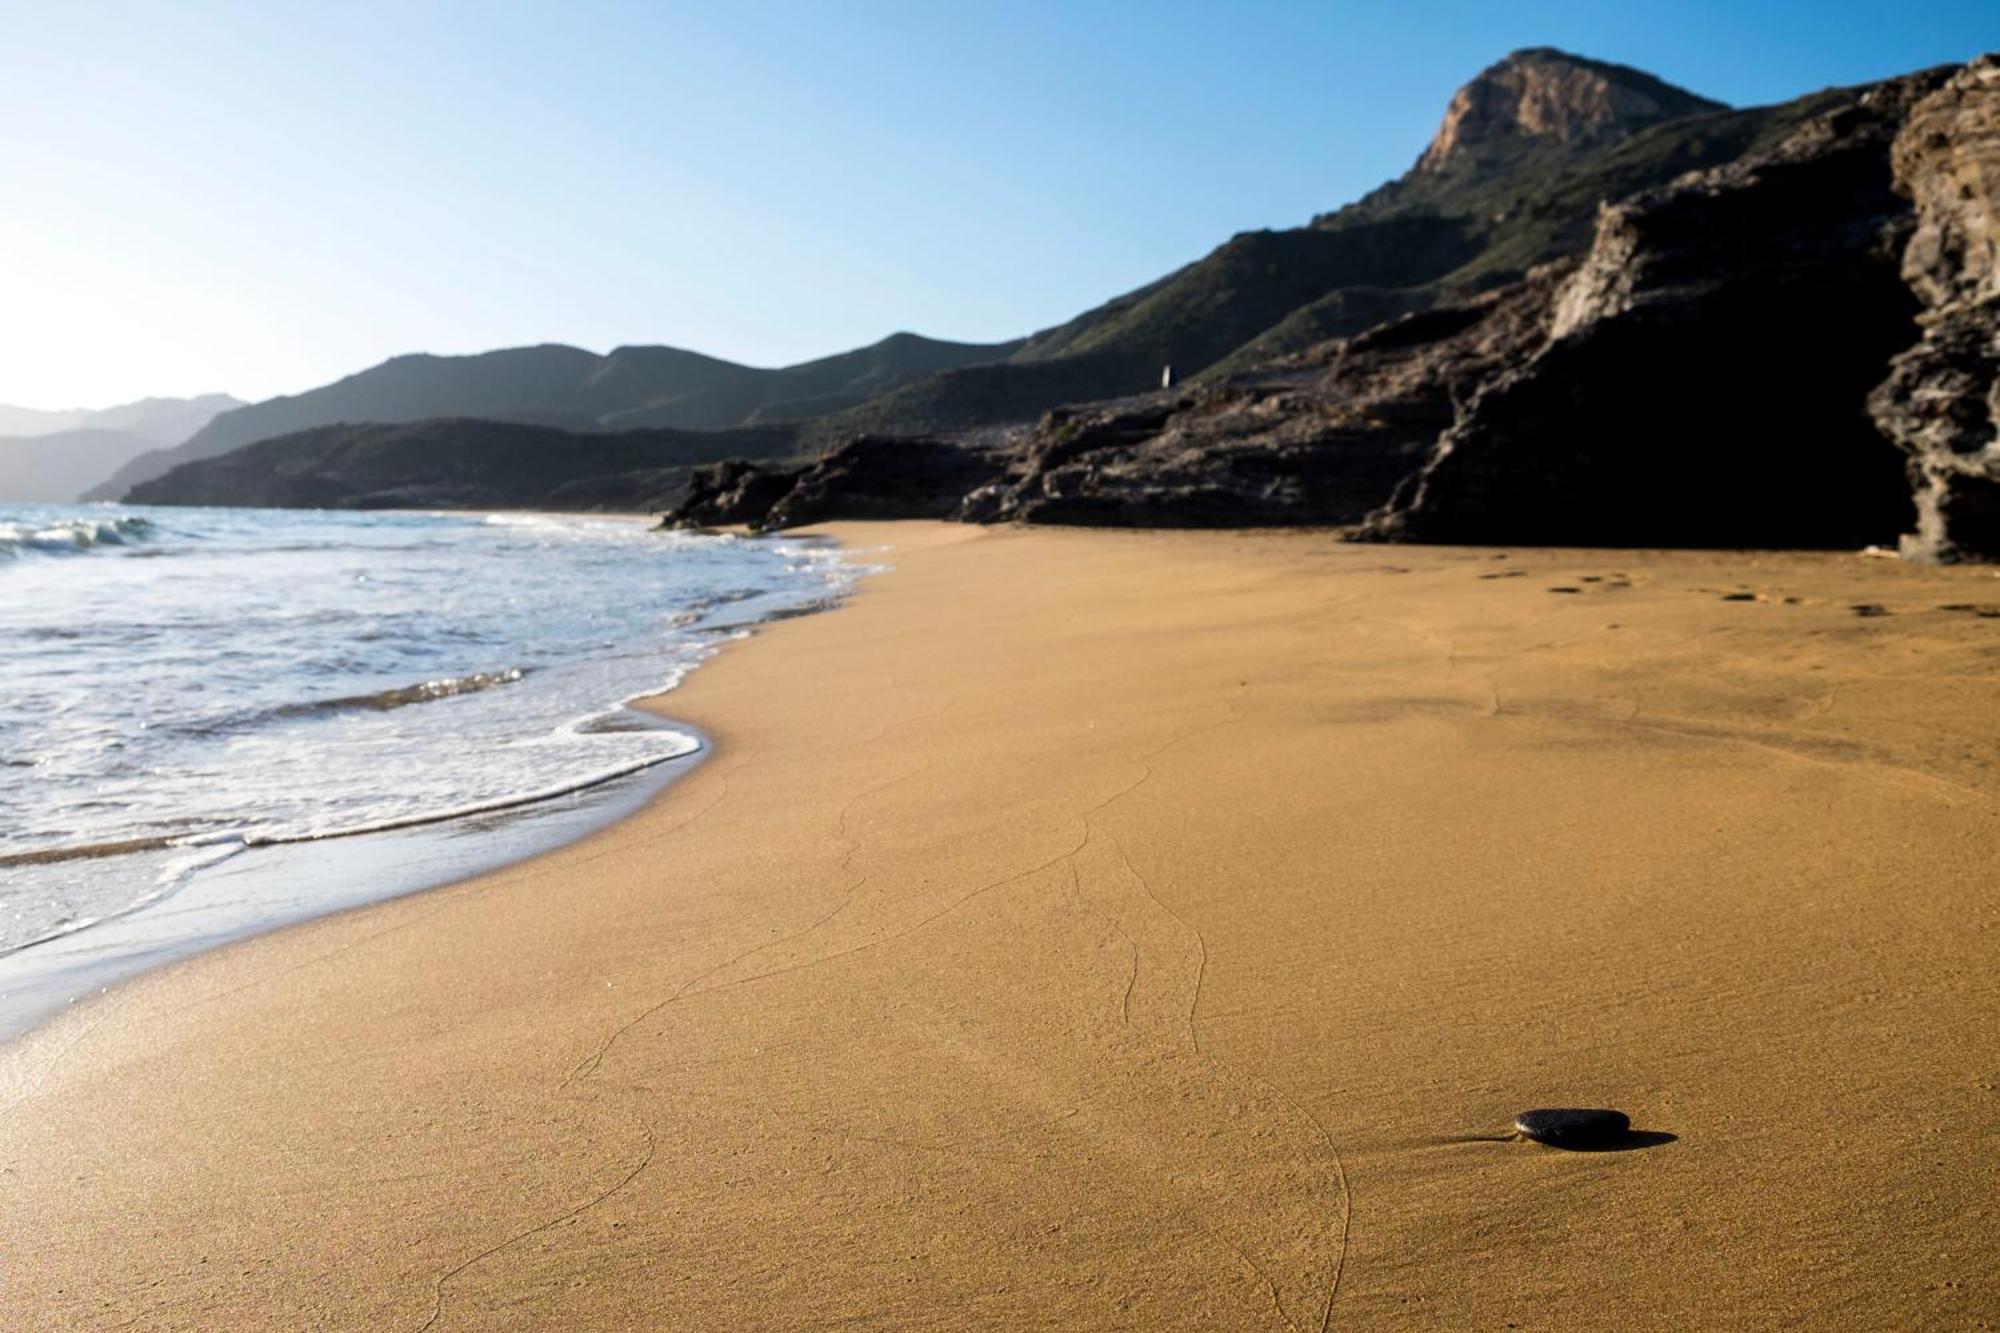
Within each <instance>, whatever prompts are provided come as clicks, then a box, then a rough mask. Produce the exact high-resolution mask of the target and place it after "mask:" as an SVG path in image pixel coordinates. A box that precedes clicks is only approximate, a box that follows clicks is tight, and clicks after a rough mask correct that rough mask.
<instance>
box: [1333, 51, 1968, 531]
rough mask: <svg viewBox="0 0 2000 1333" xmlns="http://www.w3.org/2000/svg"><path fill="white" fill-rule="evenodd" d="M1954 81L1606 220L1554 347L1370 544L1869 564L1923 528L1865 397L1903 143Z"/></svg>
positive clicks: (1902, 90) (1904, 228) (1904, 291)
mask: <svg viewBox="0 0 2000 1333" xmlns="http://www.w3.org/2000/svg"><path fill="white" fill-rule="evenodd" d="M1944 79H1945V75H1944V74H1943V73H1939V72H1929V73H1925V74H1919V75H1912V76H1910V77H1908V78H1904V79H1896V80H1891V81H1889V82H1887V83H1883V84H1879V85H1876V86H1874V87H1872V88H1870V89H1868V90H1866V91H1865V92H1863V93H1861V94H1860V95H1859V96H1857V97H1855V98H1854V99H1853V100H1852V101H1851V102H1849V103H1848V104H1846V105H1844V106H1842V107H1840V108H1838V109H1837V110H1834V111H1832V112H1829V113H1827V114H1825V115H1822V116H1819V117H1817V118H1815V119H1813V120H1811V121H1809V122H1808V123H1806V124H1805V125H1804V126H1803V127H1801V128H1799V129H1798V130H1796V131H1794V132H1793V133H1792V134H1790V135H1788V136H1786V137H1785V138H1784V139H1783V140H1782V141H1781V142H1779V143H1778V144H1777V145H1776V146H1775V147H1773V148H1772V149H1770V150H1768V151H1766V152H1763V153H1760V154H1756V155H1753V156H1752V157H1750V158H1747V159H1745V160H1743V161H1741V162H1738V163H1734V164H1732V165H1730V166H1728V167H1723V168H1719V169H1715V170H1710V171H1706V172H1700V173H1696V174H1694V175H1692V176H1689V177H1686V178H1683V179H1682V180H1680V181H1677V182H1675V183H1674V184H1672V185H1669V186H1666V187H1662V188H1660V189H1655V190H1649V191H1645V192H1642V193H1640V194H1639V195H1637V196H1635V197H1633V198H1631V199H1628V200H1626V201H1624V202H1622V203H1619V204H1615V205H1611V206H1609V207H1607V208H1606V209H1605V210H1604V211H1603V213H1602V215H1601V216H1600V218H1599V222H1598V230H1597V236H1596V240H1595V243H1594V244H1593V246H1592V248H1591V251H1590V253H1589V254H1588V255H1587V256H1586V257H1585V259H1584V261H1583V263H1582V265H1581V267H1580V268H1579V269H1578V270H1577V272H1576V273H1575V275H1574V276H1573V277H1571V278H1570V279H1569V280H1568V282H1567V283H1566V284H1565V285H1564V287H1563V288H1562V290H1561V291H1559V292H1558V293H1557V294H1556V296H1555V298H1554V303H1553V307H1552V310H1551V313H1550V318H1549V322H1548V326H1547V335H1548V336H1547V339H1546V341H1545V342H1544V343H1543V345H1541V346H1540V347H1539V348H1537V349H1536V350H1535V351H1534V352H1533V354H1532V355H1530V356H1528V357H1526V358H1524V359H1523V360H1522V361H1521V362H1520V363H1519V364H1518V365H1516V366H1514V367H1511V368H1509V369H1508V370H1507V371H1506V372H1504V373H1503V374H1501V375H1498V376H1496V377H1495V378H1494V379H1493V380H1492V381H1491V382H1490V383H1488V384H1486V385H1485V386H1483V387H1482V388H1481V389H1480V390H1479V392H1478V393H1477V394H1476V395H1475V396H1473V397H1472V398H1471V399H1470V401H1468V402H1467V403H1466V404H1465V406H1464V410H1463V411H1462V413H1461V414H1460V416H1459V418H1458V420H1456V421H1455V422H1454V423H1453V424H1452V425H1451V426H1450V427H1449V428H1448V429H1447V430H1445V431H1444V432H1443V433H1442V435H1441V436H1440V437H1439V439H1438V442H1437V445H1436V448H1435V449H1434V451H1433V452H1432V454H1431V457H1430V459H1429V460H1428V462H1427V463H1426V464H1425V465H1424V467H1423V469H1422V470H1421V471H1420V472H1419V473H1418V474H1417V475H1416V476H1414V477H1412V478H1411V479H1410V480H1409V481H1408V482H1407V483H1405V485H1404V486H1403V487H1402V488H1401V489H1400V490H1399V492H1398V494H1397V497H1396V499H1395V500H1394V501H1393V502H1392V503H1391V505H1390V506H1388V507H1387V508H1386V509H1385V510H1384V511H1383V512H1381V513H1380V514H1377V515H1375V516H1374V517H1373V518H1372V519H1371V520H1370V522H1369V523H1368V525H1367V528H1366V531H1367V533H1368V535H1372V536H1376V537H1384V538H1401V539H1406V540H1415V541H1444V542H1494V543H1512V542H1526V543H1556V544H1601V545H1638V546H1644V545H1741V546H1859V545H1863V544H1866V543H1870V542H1892V541H1894V540H1895V538H1896V537H1897V536H1898V535H1899V534H1900V533H1902V532H1904V531H1907V530H1908V528H1909V527H1910V525H1911V523H1912V521H1913V515H1912V510H1911V505H1910V500H1909V496H1908V491H1907V488H1906V487H1905V485H1904V484H1903V481H1902V464H1901V460H1900V459H1899V458H1898V456H1897V454H1896V452H1895V451H1894V450H1893V449H1892V448H1891V447H1889V446H1888V445H1887V443H1886V442H1885V441H1884V440H1883V438H1882V436H1881V435H1880V433H1879V432H1878V431H1877V430H1876V429H1875V428H1874V425H1873V423H1872V422H1871V421H1870V419H1869V416H1868V413H1867V410H1866V403H1867V398H1868V394H1869V391H1870V390H1871V388H1872V387H1873V386H1874V385H1875V383H1876V382H1878V381H1879V379H1880V378H1881V372H1882V367H1883V366H1884V365H1886V364H1887V362H1888V360H1889V357H1890V356H1891V355H1892V354H1893V353H1894V351H1895V350H1896V346H1897V344H1898V343H1899V342H1900V341H1902V340H1903V339H1905V338H1906V337H1907V334H1906V333H1904V332H1902V330H1904V329H1907V327H1908V321H1909V320H1910V318H1911V317H1912V316H1913V314H1914V313H1915V302H1914V299H1913V298H1912V297H1911V295H1910V292H1909V289H1908V288H1907V286H1906V285H1905V284H1904V283H1903V282H1902V280H1901V279H1900V277H1899V275H1898V273H1897V264H1896V259H1895V254H1896V251H1897V249H1898V247H1899V244H1900V242H1901V240H1902V238H1903V237H1904V236H1906V235H1907V234H1908V231H1909V227H1910V221H1909V208H1908V205H1907V203H1906V201H1904V200H1903V199H1902V197H1901V196H1899V195H1898V194H1897V193H1896V192H1895V190H1894V189H1893V185H1892V180H1891V176H1890V169H1889V147H1890V144H1891V142H1892V141H1893V140H1894V138H1895V136H1896V134H1897V132H1898V131H1899V130H1900V129H1901V128H1902V125H1903V122H1904V119H1905V117H1906V116H1907V115H1908V114H1909V112H1910V109H1911V108H1912V106H1913V105H1915V104H1916V103H1917V102H1918V101H1919V100H1920V99H1921V98H1923V97H1924V96H1925V95H1926V94H1928V93H1930V92H1932V91H1933V90H1935V89H1936V88H1937V87H1938V86H1939V85H1940V84H1941V83H1942V82H1944Z"/></svg>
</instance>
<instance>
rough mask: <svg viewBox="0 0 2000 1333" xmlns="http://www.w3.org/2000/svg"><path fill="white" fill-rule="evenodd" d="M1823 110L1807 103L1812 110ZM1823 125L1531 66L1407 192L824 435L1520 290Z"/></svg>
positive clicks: (833, 426) (1222, 251)
mask: <svg viewBox="0 0 2000 1333" xmlns="http://www.w3.org/2000/svg"><path fill="white" fill-rule="evenodd" d="M1808 100H1809V99H1808ZM1812 113H1813V110H1812V108H1810V107H1807V106H1804V105H1793V104H1787V105H1786V106H1784V107H1775V108H1762V109H1757V110H1750V111H1741V112H1731V111H1729V110H1728V108H1726V107H1724V106H1723V105H1722V104H1721V103H1719V102H1714V101H1711V100H1709V99H1708V98H1704V97H1701V96H1698V95H1696V94H1694V93H1691V92H1688V91H1686V90H1684V89H1680V88H1676V87H1674V86H1673V85H1671V84H1668V83H1665V82H1664V81H1662V80H1660V79H1657V78H1654V77H1653V76H1652V75H1649V74H1645V73H1642V72H1640V71H1638V70H1634V69H1628V68H1626V67H1624V66H1621V65H1611V64H1606V63H1604V62H1602V61H1595V60H1587V59H1584V58H1583V57H1580V56H1573V55H1569V54H1567V53H1565V52H1562V51H1556V50H1553V49H1550V48H1546V47H1539V48H1533V49H1529V50H1524V51H1516V52H1514V53H1513V54H1512V55H1509V56H1508V57H1506V58H1505V59H1504V60H1501V61H1500V62H1499V63H1497V64H1495V65H1493V66H1491V67H1490V68H1488V69H1486V70H1485V71H1483V72H1481V73H1480V74H1479V75H1478V76H1477V77H1476V78H1474V79H1473V80H1472V81H1471V82H1470V83H1468V84H1466V85H1465V86H1464V87H1463V88H1461V89H1460V90H1459V91H1458V93H1457V94H1456V96H1454V98H1453V99H1452V103H1451V106H1450V108H1449V109H1448V110H1447V112H1446V114H1445V118H1444V122H1443V124H1442V125H1441V127H1440V128H1439V130H1438V133H1437V136H1436V137H1435V138H1434V139H1433V140H1432V142H1431V145H1430V146H1429V147H1428V148H1426V149H1425V151H1424V153H1423V155H1422V157H1420V158H1419V159H1418V161H1417V163H1416V164H1415V165H1414V166H1413V167H1411V169H1410V170H1409V171H1408V172H1407V173H1405V174H1404V175H1403V176H1402V177H1401V178H1400V179H1398V180H1396V181H1393V182H1390V183H1389V184H1387V185H1385V186H1383V187H1382V188H1381V189H1378V190H1377V191H1375V192H1374V193H1373V194H1371V195H1369V196H1368V197H1367V198H1366V199H1364V200H1362V201H1360V202H1358V203H1356V204H1353V205H1350V206H1348V207H1346V208H1343V209H1340V210H1338V211H1336V212H1333V213H1329V214H1325V215H1322V216H1321V217H1319V218H1316V219H1314V220H1313V221H1312V223H1311V224H1310V225H1308V226H1304V227H1298V228H1292V229H1289V230H1277V231H1255V232H1244V233H1242V234H1240V235H1238V236H1235V237H1233V238H1231V239H1230V240H1229V241H1227V242H1225V243H1224V244H1222V245H1221V246H1219V247H1217V248H1216V249H1215V250H1214V251H1213V252H1211V253H1210V254H1208V255H1207V256H1205V257H1204V258H1202V259H1200V260H1197V261H1196V262H1194V263H1192V264H1189V265H1187V266H1185V267H1184V268H1181V269H1179V270H1177V271H1176V272H1174V273H1171V274H1168V275H1167V276H1166V277H1164V278H1161V279H1159V280H1157V281H1155V282H1152V283H1149V284H1147V285H1146V286H1145V287H1142V288H1140V289H1138V290H1136V291H1133V292H1129V293H1127V294H1125V295H1123V296H1120V297H1116V298H1114V299H1113V300H1111V301H1108V302H1106V303H1104V304H1103V305H1101V306H1098V307H1097V308H1095V309H1093V310H1089V311H1086V312H1085V313H1083V314H1081V315H1079V316H1077V317H1076V318H1075V319H1073V320H1070V321H1069V322H1068V323H1066V324H1063V325H1060V326H1058V327H1056V328H1053V329H1047V330H1044V331H1043V332H1041V333H1037V334H1035V335H1034V336H1033V337H1031V338H1029V339H1028V341H1027V343H1026V345H1024V346H1023V347H1022V348H1021V349H1020V351H1018V352H1016V353H1015V354H1014V355H1013V356H1012V357H1011V358H1009V359H1008V361H1007V362H1006V363H1004V364H997V365H987V366H979V367H976V368H973V369H969V370H963V371H955V372H951V373H948V374H945V375H941V376H937V377H934V378H932V379H928V380H923V381H920V382H918V383H916V384H912V385H910V386H908V387H906V388H903V389H899V390H898V391H896V392H895V393H893V394H890V395H888V396H887V397H884V398H881V399H877V400H875V401H873V402H870V403H867V404H865V405H863V406H862V407H860V408H858V409H855V410H854V411H851V412H848V413H843V414H840V415H837V416H833V417H829V418H827V419H826V420H825V421H823V422H822V423H820V424H819V425H817V426H815V427H814V429H813V431H812V434H813V435H814V436H815V438H817V439H820V440H822V441H825V442H827V443H832V442H834V441H836V440H837V439H839V438H841V437H844V436H846V435H850V434H854V433H859V432H864V431H901V432H909V433H925V432H937V431H954V430H962V429H965V428H969V427H976V426H981V425H991V424H995V423H1001V422H1025V421H1030V420H1032V419H1033V418H1034V417H1036V416H1037V415H1039V414H1040V413H1041V412H1043V411H1046V410H1048V409H1049V408H1051V407H1055V406H1059V405H1061V404H1065V403H1077V402H1084V401H1089V400H1092V399H1105V398H1116V397H1122V396H1125V395H1129V394H1134V393H1141V392H1144V391H1147V390H1149V389H1153V388H1156V387H1158V386H1159V384H1160V382H1161V378H1162V374H1163V372H1164V371H1165V370H1167V369H1168V368H1169V367H1171V368H1172V370H1173V373H1174V375H1175V377H1176V378H1177V379H1180V380H1188V379H1192V378H1199V377H1201V376H1203V375H1204V374H1206V375H1209V376H1213V375H1216V374H1221V373H1226V372H1228V371H1231V370H1235V369H1240V368H1242V367H1245V366H1249V365H1254V364H1256V363H1257V362H1259V361H1264V360H1268V359H1270V358H1272V357H1274V356H1279V355H1283V354H1285V353H1287V352H1292V351H1297V350H1300V349H1302V348H1304V347H1307V346H1310V345H1312V344H1313V343H1316V342H1322V341H1325V340H1326V339H1328V338H1333V337H1343V336H1347V335H1350V334H1354V333H1359V332H1361V331H1362V330H1363V329H1366V328H1369V327H1371V326H1373V325H1375V324H1379V323H1381V322H1383V321H1384V320H1387V319H1392V318H1394V317H1396V316H1398V315H1402V314H1407V313H1409V312H1411V311H1415V310H1422V309H1425V308H1427V307H1429V306H1431V305H1434V304H1436V303H1437V302H1438V301H1440V300H1449V299H1454V298H1458V297H1463V296H1467V295H1471V294H1474V293H1477V292H1479V291H1483V290H1486V289H1488V288H1491V287H1494V286H1499V285H1502V284H1504V283H1507V282H1512V281H1517V280H1518V279H1520V278H1521V277H1522V276H1523V275H1525V274H1526V272H1527V271H1528V270H1529V269H1530V268H1532V267H1533V266H1534V265H1536V264H1539V263H1544V262H1547V261H1549V260H1552V259H1556V258H1560V257H1562V256H1565V255H1570V254H1576V253H1579V252H1580V251H1581V250H1582V249H1583V248H1584V247H1586V246H1587V245H1588V244H1589V243H1590V234H1591V227H1592V224H1593V221H1594V218H1595V214H1596V210H1597V205H1598V204H1599V203H1600V202H1601V201H1603V200H1605V199H1610V198H1617V197H1620V196H1622V195H1625V194H1629V193H1631V192H1633V191H1635V190H1638V189H1641V188H1645V187H1647V186H1651V185H1657V184H1661V183H1664V182H1665V181H1668V180H1671V179H1672V178H1673V177H1675V176H1678V175H1680V174H1681V173H1682V172H1685V171H1688V170H1693V169H1696V168H1702V167H1709V166H1714V165H1718V164H1720V163H1723V162H1727V161H1731V160H1734V159H1735V158H1737V157H1739V156H1741V155H1742V154H1743V153H1744V152H1746V151H1749V150H1750V149H1751V148H1752V147H1753V146H1755V145H1756V144H1758V143H1761V142H1768V141H1771V140H1772V139H1774V138H1775V137H1778V136H1780V135H1782V133H1783V132H1784V131H1785V129H1786V128H1788V127H1789V126H1791V125H1793V124H1796V123H1798V121H1799V120H1801V119H1803V118H1804V117H1806V116H1808V115H1810V114H1812Z"/></svg>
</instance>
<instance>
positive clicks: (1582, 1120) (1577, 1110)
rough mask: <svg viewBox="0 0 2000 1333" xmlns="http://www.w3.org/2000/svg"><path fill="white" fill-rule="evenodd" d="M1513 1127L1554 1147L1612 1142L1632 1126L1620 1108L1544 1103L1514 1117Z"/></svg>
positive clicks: (1593, 1146)
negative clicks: (1587, 1107) (1603, 1108)
mask: <svg viewBox="0 0 2000 1333" xmlns="http://www.w3.org/2000/svg"><path fill="white" fill-rule="evenodd" d="M1514 1128H1515V1129H1517V1130H1519V1131H1520V1132H1521V1134H1522V1135H1523V1136H1524V1137H1526V1138H1530V1139H1533V1140H1534V1141H1535V1142H1537V1143H1546V1144H1549V1145H1551V1146H1552V1147H1557V1148H1596V1147H1602V1146H1604V1145H1605V1144H1608V1143H1616V1142H1617V1141H1618V1140H1620V1139H1622V1138H1624V1137H1625V1135H1626V1134H1628V1133H1629V1132H1630V1131H1631V1129H1632V1121H1631V1120H1630V1119H1629V1118H1628V1117H1627V1116H1626V1114H1625V1113H1624V1112H1623V1111H1607V1110H1596V1109H1586V1108H1582V1107H1567V1106H1565V1107H1545V1108H1543V1109H1541V1110H1536V1111H1523V1112H1521V1114H1519V1115H1518V1116H1515V1117H1514Z"/></svg>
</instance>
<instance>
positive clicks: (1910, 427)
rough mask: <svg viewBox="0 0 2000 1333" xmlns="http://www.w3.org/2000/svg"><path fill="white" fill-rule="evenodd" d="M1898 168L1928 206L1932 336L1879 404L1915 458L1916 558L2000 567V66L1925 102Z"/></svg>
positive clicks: (1927, 327)
mask: <svg viewBox="0 0 2000 1333" xmlns="http://www.w3.org/2000/svg"><path fill="white" fill-rule="evenodd" d="M1894 162H1895V173H1896V183H1897V185H1898V187H1899V188H1900V189H1902V190H1903V191H1904V192H1905V193H1906V194H1908V195H1909V197H1910V198H1911V200H1912V201H1913V202H1914V204H1915V207H1916V216H1917V221H1916V229H1915V231H1914V232H1913V233H1912V235H1911V237H1910V240H1909V244H1908V245H1907V246H1906V247H1905V248H1904V250H1903V263H1902V272H1903V276H1904V278H1905V279H1907V280H1908V282H1909V285H1910V288H1911V290H1912V291H1914V292H1915V293H1916V295H1917V296H1918V298H1919V299H1921V300H1922V302H1923V306H1924V309H1923V313H1922V314H1920V315H1919V316H1918V323H1919V325H1920V326H1921V329H1922V337H1921V340H1920V341H1919V342H1918V343H1917V345H1916V346H1914V347H1912V348H1909V349H1908V350H1907V351H1905V352H1903V353H1902V354H1901V355H1900V356H1897V357H1896V358H1895V360H1894V362H1893V364H1892V366H1891V369H1890V374H1889V378H1888V380H1887V381H1886V382H1884V383H1883V385H1882V386H1881V388H1879V389H1878V390H1877V391H1876V393H1875V395H1874V397H1873V398H1872V399H1871V400H1870V404H1869V405H1870V407H1871V408H1872V409H1873V412H1874V416H1875V420H1876V421H1877V422H1878V423H1879V424H1880V425H1881V428H1882V431H1883V433H1884V434H1886V435H1887V436H1888V437H1889V438H1890V439H1891V440H1893V441H1895V442H1896V444H1897V445H1898V446H1900V447H1901V448H1902V449H1903V450H1905V451H1906V452H1907V453H1908V455H1909V470H1910V480H1911V484H1912V487H1913V489H1914V491H1915V495H1916V508H1917V531H1916V533H1915V535H1914V536H1913V537H1912V538H1911V539H1910V541H1909V542H1908V543H1906V550H1907V551H1908V552H1909V553H1911V554H1915V555H1920V556H1928V557H1932V558H1937V559H1947V560H1949V559H1965V558H1976V559H1984V560H1993V559H2000V58H1996V57H1994V56H1985V57H1982V58H1981V59H1979V60H1976V61H1974V62H1973V63H1972V64H1970V65H1968V66H1966V68H1965V69H1963V70H1961V71H1960V72H1959V73H1958V74H1957V75H1955V76H1954V77H1953V78H1952V79H1951V80H1950V81H1949V82H1947V83H1945V85H1944V86H1943V87H1941V88H1939V89H1938V90H1937V91H1935V92H1934V93H1932V94H1931V95H1930V96H1929V97H1926V98H1925V99H1924V100H1923V101H1921V102H1919V103H1918V104H1917V105H1916V107H1915V108H1914V109H1913V110H1912V111H1911V113H1910V116H1909V120H1908V123H1907V124H1905V125H1904V127H1903V130H1902V133H1901V134H1899V135H1897V137H1896V143H1895V148H1894Z"/></svg>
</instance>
